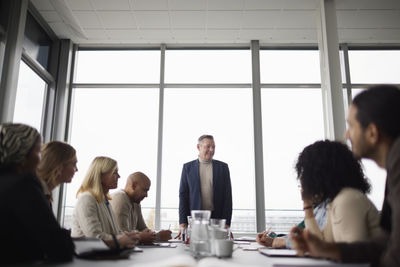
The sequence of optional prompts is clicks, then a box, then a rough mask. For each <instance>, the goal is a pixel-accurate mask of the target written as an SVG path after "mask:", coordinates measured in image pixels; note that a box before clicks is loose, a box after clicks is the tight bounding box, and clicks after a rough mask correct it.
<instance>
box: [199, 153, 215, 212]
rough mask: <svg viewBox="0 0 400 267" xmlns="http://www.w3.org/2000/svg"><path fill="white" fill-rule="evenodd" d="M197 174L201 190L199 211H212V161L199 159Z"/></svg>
mask: <svg viewBox="0 0 400 267" xmlns="http://www.w3.org/2000/svg"><path fill="white" fill-rule="evenodd" d="M199 174H200V188H201V209H202V210H211V211H213V210H214V203H213V200H214V197H213V169H212V160H208V161H207V160H202V159H201V158H199Z"/></svg>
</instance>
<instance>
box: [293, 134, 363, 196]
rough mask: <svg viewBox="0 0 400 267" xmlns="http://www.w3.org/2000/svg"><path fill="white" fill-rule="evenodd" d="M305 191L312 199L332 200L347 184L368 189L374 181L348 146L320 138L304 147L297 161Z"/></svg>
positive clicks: (298, 177) (298, 175)
mask: <svg viewBox="0 0 400 267" xmlns="http://www.w3.org/2000/svg"><path fill="white" fill-rule="evenodd" d="M295 168H296V172H297V179H299V180H300V184H301V187H302V189H303V193H304V195H306V196H311V197H312V198H313V199H312V200H313V201H317V202H322V201H327V202H331V201H332V200H333V199H334V198H335V197H336V195H337V194H338V193H339V192H340V191H341V190H342V189H343V188H345V187H351V188H354V189H358V190H360V191H361V192H363V193H364V194H365V193H368V192H369V191H370V188H371V185H370V183H369V181H368V179H367V178H366V177H365V175H364V172H363V170H362V166H361V163H360V161H359V160H357V159H356V158H354V156H353V153H352V152H351V151H350V150H349V148H348V147H347V146H346V145H344V144H342V143H339V142H335V141H329V140H324V141H317V142H315V143H314V144H311V145H309V146H307V147H306V148H304V150H303V151H302V152H301V153H300V155H299V158H298V160H297V163H296V167H295Z"/></svg>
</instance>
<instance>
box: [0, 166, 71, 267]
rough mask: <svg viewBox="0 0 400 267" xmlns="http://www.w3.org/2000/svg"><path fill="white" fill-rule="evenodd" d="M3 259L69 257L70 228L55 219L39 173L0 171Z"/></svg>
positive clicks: (10, 260) (0, 234) (2, 260)
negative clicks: (22, 173) (37, 175)
mask: <svg viewBox="0 0 400 267" xmlns="http://www.w3.org/2000/svg"><path fill="white" fill-rule="evenodd" d="M0 214H1V219H0V260H1V263H3V264H4V263H7V262H8V263H18V262H29V261H42V260H45V261H70V260H72V255H73V253H74V245H73V242H72V240H71V237H70V233H69V231H67V230H65V229H62V228H61V227H60V226H59V224H58V222H57V220H56V219H55V217H54V215H53V213H52V211H51V209H50V207H49V204H48V201H47V199H46V197H45V195H44V194H43V190H42V187H41V184H40V182H39V180H38V178H37V177H35V176H34V175H31V174H24V175H19V174H15V173H13V172H10V171H5V170H2V171H0Z"/></svg>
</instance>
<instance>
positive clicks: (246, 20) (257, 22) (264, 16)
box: [242, 11, 280, 29]
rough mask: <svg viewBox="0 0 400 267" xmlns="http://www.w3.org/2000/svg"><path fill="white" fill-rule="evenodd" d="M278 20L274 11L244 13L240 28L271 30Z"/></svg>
mask: <svg viewBox="0 0 400 267" xmlns="http://www.w3.org/2000/svg"><path fill="white" fill-rule="evenodd" d="M279 19H280V12H276V11H244V12H243V23H242V28H253V29H257V28H273V27H275V26H276V25H277V24H278V22H279Z"/></svg>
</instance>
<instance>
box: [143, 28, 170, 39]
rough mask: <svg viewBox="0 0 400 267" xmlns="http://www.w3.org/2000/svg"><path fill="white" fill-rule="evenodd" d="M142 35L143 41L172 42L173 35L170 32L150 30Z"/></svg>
mask: <svg viewBox="0 0 400 267" xmlns="http://www.w3.org/2000/svg"><path fill="white" fill-rule="evenodd" d="M140 35H141V37H142V38H143V39H152V40H172V34H171V31H170V30H162V29H161V30H159V29H157V30H155V29H149V30H146V31H140Z"/></svg>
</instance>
